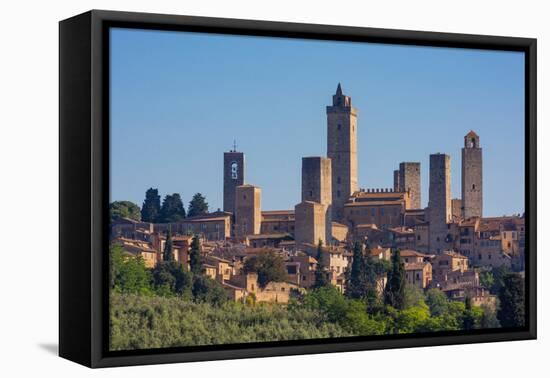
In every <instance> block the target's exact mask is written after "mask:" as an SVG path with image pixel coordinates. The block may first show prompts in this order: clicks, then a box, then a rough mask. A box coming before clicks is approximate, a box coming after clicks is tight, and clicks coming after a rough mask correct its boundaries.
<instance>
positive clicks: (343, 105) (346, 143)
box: [327, 84, 359, 221]
mask: <svg viewBox="0 0 550 378" xmlns="http://www.w3.org/2000/svg"><path fill="white" fill-rule="evenodd" d="M327 157H329V158H330V159H331V160H332V218H333V219H334V220H337V221H342V220H343V214H344V203H345V202H346V201H347V200H348V198H349V197H350V195H351V194H353V193H354V192H356V191H357V190H358V188H359V187H358V185H357V110H356V109H355V108H354V107H352V106H351V97H348V96H346V95H344V94H343V93H342V87H341V86H340V84H338V88H337V89H336V94H335V95H334V96H332V106H327Z"/></svg>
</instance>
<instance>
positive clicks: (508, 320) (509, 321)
mask: <svg viewBox="0 0 550 378" xmlns="http://www.w3.org/2000/svg"><path fill="white" fill-rule="evenodd" d="M498 298H499V300H500V309H499V311H498V313H497V317H498V320H499V321H500V324H501V325H502V326H503V327H523V326H524V325H525V283H524V280H523V277H521V276H520V275H519V274H518V273H510V274H507V275H505V276H504V277H503V285H502V286H501V288H500V291H499V294H498Z"/></svg>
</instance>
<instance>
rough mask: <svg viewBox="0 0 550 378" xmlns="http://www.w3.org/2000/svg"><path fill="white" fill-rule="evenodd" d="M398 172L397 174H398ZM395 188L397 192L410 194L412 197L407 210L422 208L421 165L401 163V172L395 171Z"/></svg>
mask: <svg viewBox="0 0 550 378" xmlns="http://www.w3.org/2000/svg"><path fill="white" fill-rule="evenodd" d="M396 172H397V174H396ZM396 175H397V177H396ZM393 180H394V182H393V187H394V190H395V188H397V190H395V191H397V192H408V193H409V197H410V202H409V207H408V208H407V209H420V208H421V191H420V163H415V162H402V163H399V170H398V171H394V174H393Z"/></svg>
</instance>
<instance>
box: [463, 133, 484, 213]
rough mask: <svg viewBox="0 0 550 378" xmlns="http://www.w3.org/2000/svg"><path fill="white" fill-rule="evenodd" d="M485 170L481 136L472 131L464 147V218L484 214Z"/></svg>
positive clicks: (467, 136)
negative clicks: (483, 168)
mask: <svg viewBox="0 0 550 378" xmlns="http://www.w3.org/2000/svg"><path fill="white" fill-rule="evenodd" d="M482 181H483V172H482V153H481V147H480V146H479V136H478V135H477V134H476V133H475V132H473V131H470V132H469V133H468V134H466V136H465V137H464V148H462V208H463V217H464V219H467V218H470V217H481V216H483V182H482Z"/></svg>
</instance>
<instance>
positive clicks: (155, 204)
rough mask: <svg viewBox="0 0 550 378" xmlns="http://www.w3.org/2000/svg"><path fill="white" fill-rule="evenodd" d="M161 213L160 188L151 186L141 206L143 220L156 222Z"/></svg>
mask: <svg viewBox="0 0 550 378" xmlns="http://www.w3.org/2000/svg"><path fill="white" fill-rule="evenodd" d="M159 215H160V196H159V191H158V189H153V188H149V189H147V191H146V192H145V200H144V201H143V205H142V206H141V220H142V221H144V222H151V223H156V222H158V221H159V219H158V218H159Z"/></svg>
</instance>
